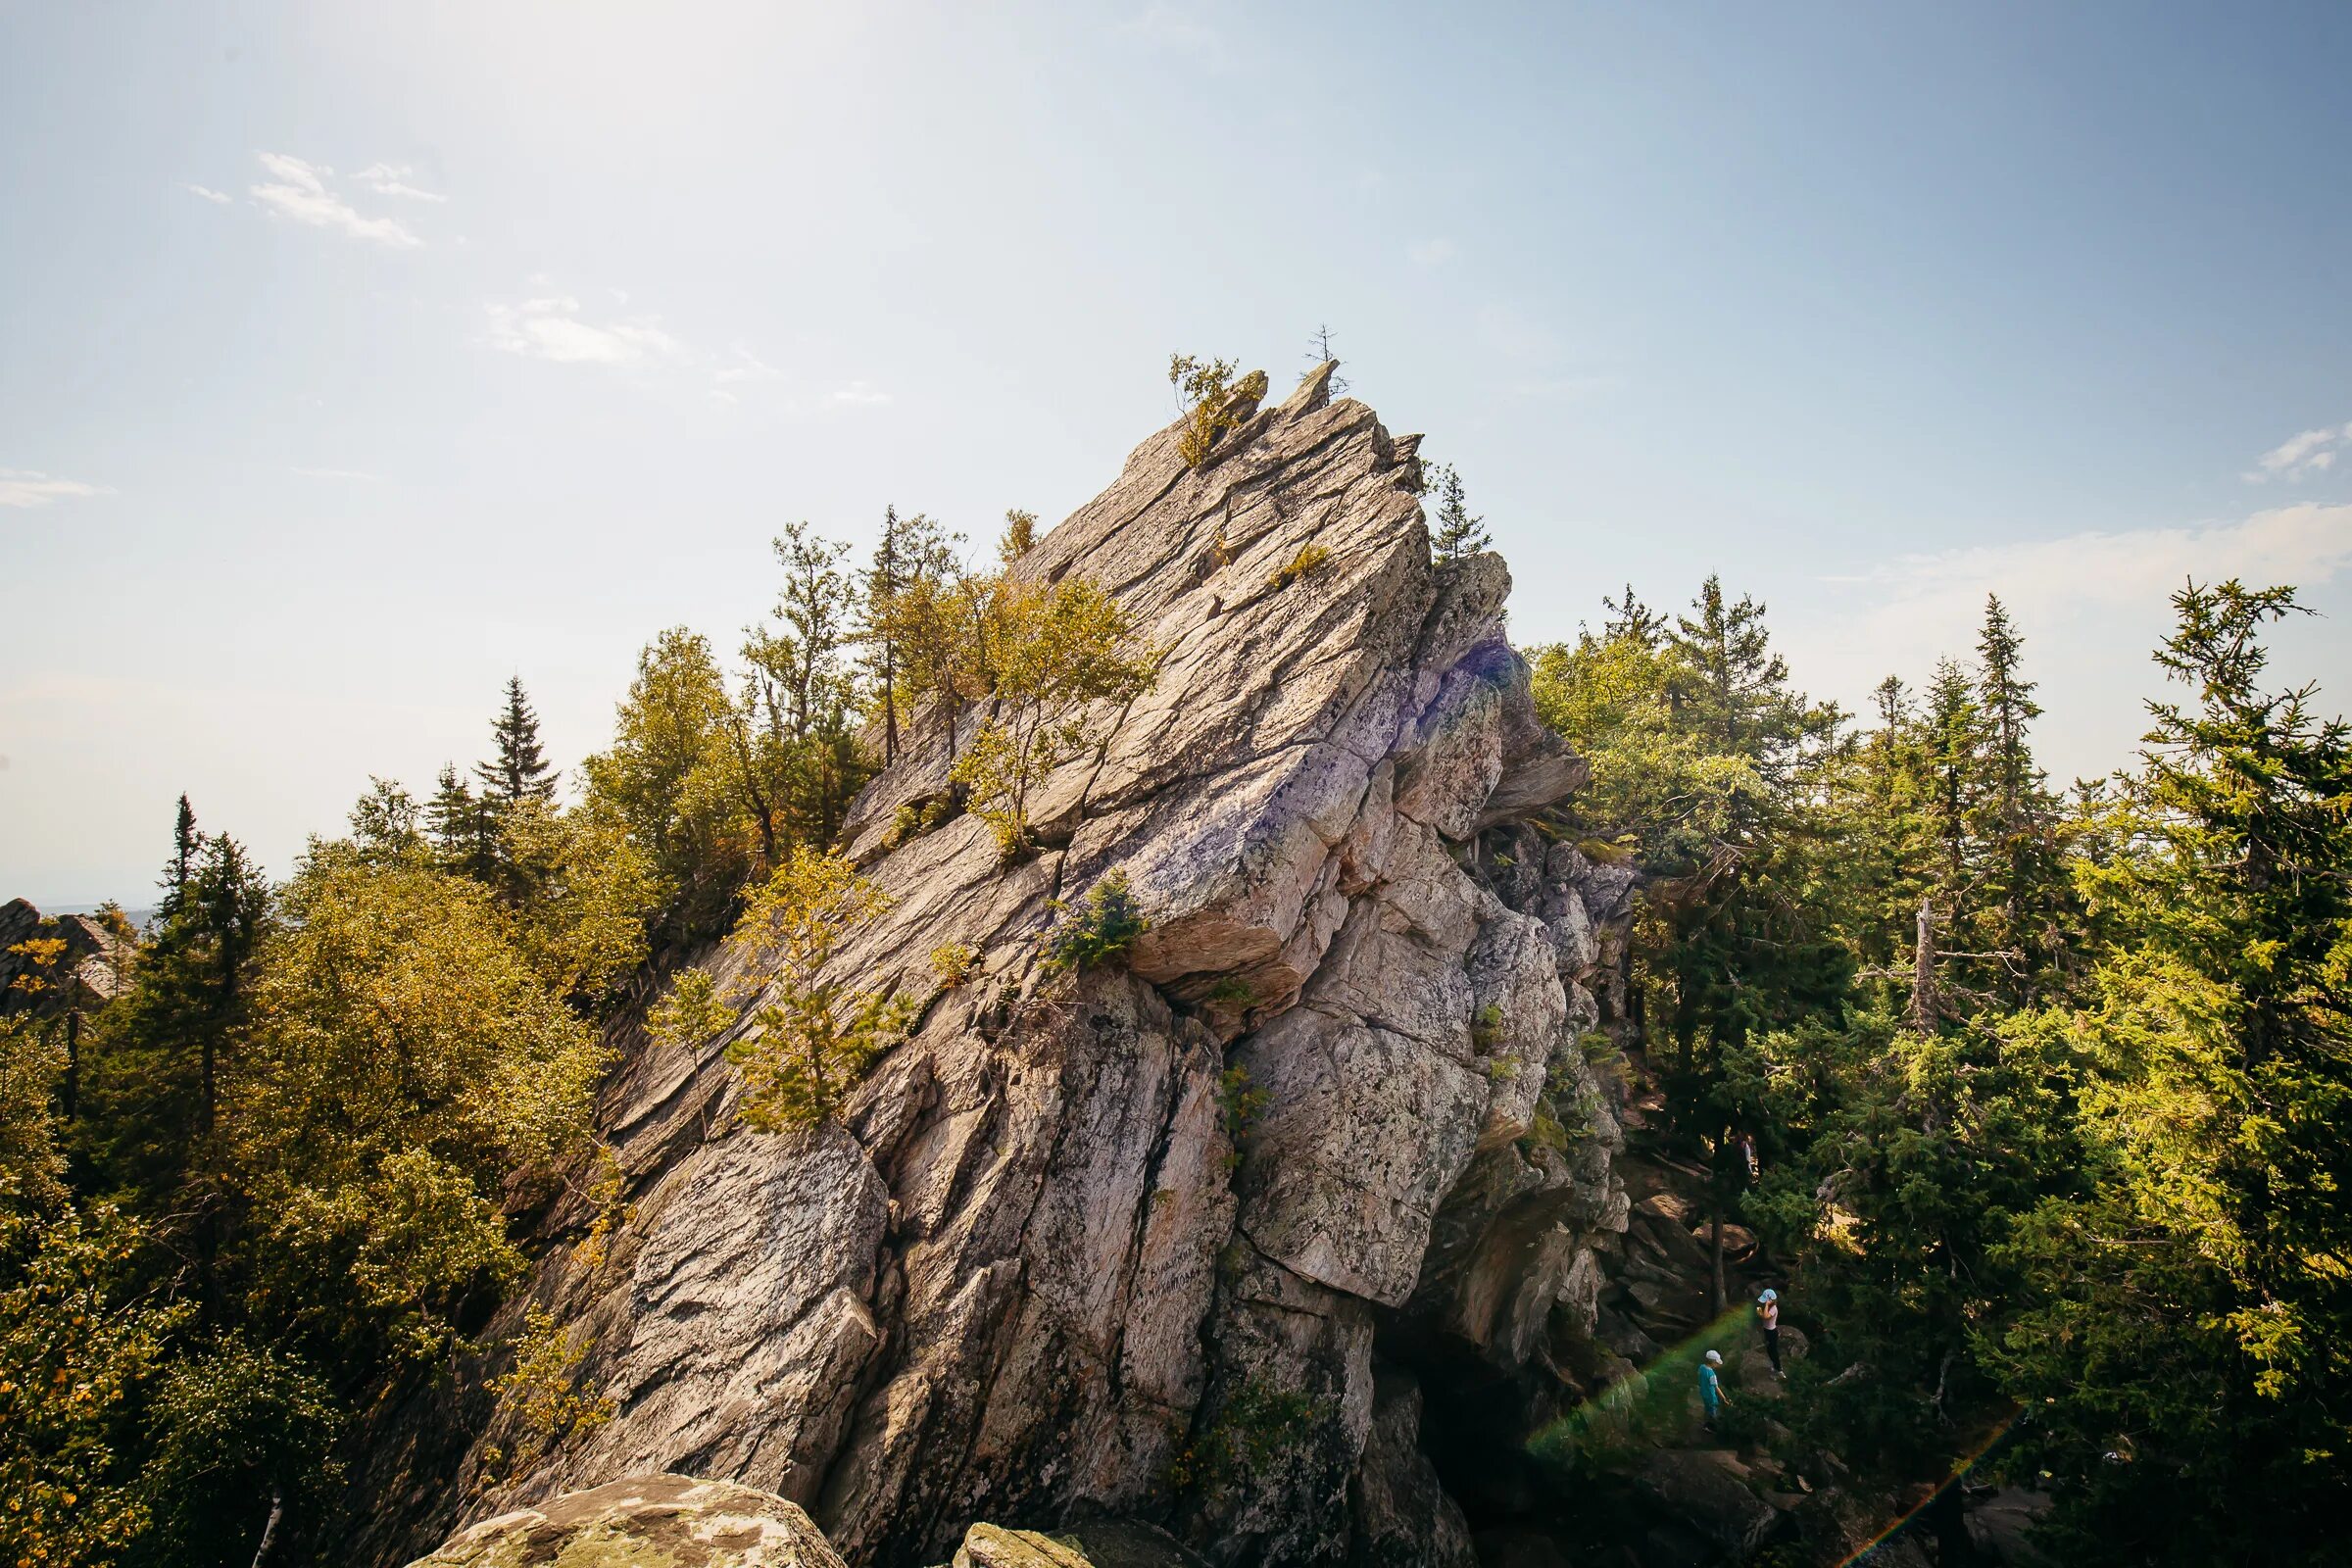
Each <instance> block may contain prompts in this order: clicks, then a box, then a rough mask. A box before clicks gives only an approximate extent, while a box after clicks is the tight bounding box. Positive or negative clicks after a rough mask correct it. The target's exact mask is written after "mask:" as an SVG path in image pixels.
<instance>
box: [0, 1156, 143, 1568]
mask: <svg viewBox="0 0 2352 1568" xmlns="http://www.w3.org/2000/svg"><path fill="white" fill-rule="evenodd" d="M134 1242H135V1238H134V1235H133V1233H132V1232H131V1230H130V1228H129V1227H128V1226H127V1225H126V1224H124V1223H123V1221H121V1220H120V1219H118V1218H116V1217H115V1216H114V1215H113V1213H112V1212H111V1211H109V1210H106V1209H104V1208H100V1209H96V1210H93V1211H91V1212H90V1213H89V1214H86V1215H84V1214H80V1213H76V1212H75V1211H74V1210H73V1209H72V1208H70V1207H68V1208H62V1209H56V1210H50V1211H46V1212H44V1211H38V1210H32V1209H27V1208H24V1207H20V1206H18V1205H17V1203H16V1202H15V1201H0V1498H5V1501H4V1502H0V1560H6V1561H9V1562H19V1563H33V1564H41V1565H48V1564H57V1565H68V1564H72V1565H80V1564H96V1565H105V1564H110V1563H113V1562H115V1561H117V1560H119V1559H120V1557H121V1556H122V1554H123V1551H124V1549H125V1548H126V1547H128V1546H129V1545H130V1544H132V1543H133V1542H134V1541H135V1540H136V1539H137V1537H138V1536H139V1534H140V1533H141V1531H142V1530H144V1529H145V1527H146V1524H147V1517H148V1510H147V1503H146V1500H145V1498H144V1496H143V1495H142V1494H141V1491H140V1489H139V1488H138V1487H137V1485H136V1484H135V1482H134V1479H133V1477H132V1474H131V1465H130V1455H131V1452H132V1446H133V1444H134V1443H135V1440H136V1430H135V1427H134V1424H133V1415H132V1412H133V1407H134V1405H135V1402H136V1397H137V1395H138V1393H139V1391H140V1389H141V1388H142V1386H143V1385H145V1384H146V1383H147V1382H148V1381H149V1380H150V1379H151V1378H152V1377H153V1375H154V1371H155V1368H156V1366H157V1363H158V1362H159V1360H160V1359H161V1357H162V1355H163V1353H164V1348H165V1346H166V1344H167V1342H168V1338H169V1336H170V1334H171V1333H172V1330H173V1329H174V1328H175V1327H176V1326H177V1325H178V1323H179V1322H180V1321H181V1320H183V1319H184V1318H185V1317H186V1315H187V1310H186V1308H184V1307H166V1306H158V1305H156V1304H154V1303H152V1302H149V1301H145V1300H141V1299H137V1298H135V1297H133V1296H131V1295H130V1294H129V1293H128V1291H127V1289H126V1281H125V1276H126V1274H127V1273H128V1269H127V1267H126V1265H127V1263H128V1260H129V1258H130V1255H131V1251H132V1249H133V1246H134Z"/></svg>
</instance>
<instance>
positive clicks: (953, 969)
mask: <svg viewBox="0 0 2352 1568" xmlns="http://www.w3.org/2000/svg"><path fill="white" fill-rule="evenodd" d="M979 966H980V950H979V949H977V948H975V947H973V946H972V945H971V944H970V943H968V942H944V943H942V944H940V945H939V946H938V947H936V948H933V949H932V950H931V972H932V973H933V974H936V975H938V976H939V983H940V984H941V985H943V986H946V987H947V988H948V989H949V990H951V991H953V990H955V989H956V987H957V986H960V985H962V984H963V983H964V982H965V981H966V980H969V979H970V978H971V977H972V973H973V971H974V970H976V969H977V968H978V967H979Z"/></svg>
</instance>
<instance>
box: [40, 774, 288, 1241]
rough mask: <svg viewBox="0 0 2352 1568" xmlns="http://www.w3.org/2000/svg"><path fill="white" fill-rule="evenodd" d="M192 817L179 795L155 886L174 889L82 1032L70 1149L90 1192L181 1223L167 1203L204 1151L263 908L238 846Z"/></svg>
mask: <svg viewBox="0 0 2352 1568" xmlns="http://www.w3.org/2000/svg"><path fill="white" fill-rule="evenodd" d="M193 822H194V818H193V814H192V813H190V812H189V811H187V809H186V806H185V803H184V802H183V803H182V807H181V813H180V820H179V823H178V828H177V830H176V831H175V833H174V840H173V849H172V858H171V860H170V861H168V862H167V863H166V867H165V875H164V881H165V885H166V887H167V889H183V888H184V891H181V892H179V893H178V894H177V896H176V897H175V898H174V897H172V895H171V894H169V893H168V894H167V899H168V902H170V903H172V908H171V909H170V911H169V912H168V913H159V915H158V916H157V920H156V925H155V936H154V939H153V941H152V942H151V943H150V945H149V947H148V949H147V951H146V952H145V953H144V954H142V955H141V956H140V958H139V961H138V963H137V965H136V966H135V967H134V968H133V970H132V976H133V979H132V984H131V987H130V989H129V991H128V992H127V993H126V994H125V995H124V996H123V997H122V998H120V999H118V1000H117V1002H116V1003H114V1004H113V1005H110V1006H108V1007H107V1008H106V1009H105V1011H103V1012H102V1013H100V1014H99V1015H98V1018H97V1020H96V1022H95V1026H94V1027H93V1029H92V1030H91V1039H90V1047H89V1053H88V1054H89V1064H88V1084H87V1101H88V1105H89V1114H88V1116H87V1117H86V1118H84V1124H83V1125H84V1129H85V1132H84V1136H85V1137H86V1138H87V1139H88V1144H87V1147H86V1148H85V1149H84V1151H83V1152H81V1154H80V1156H79V1163H81V1164H82V1165H83V1166H84V1167H85V1169H86V1170H87V1172H88V1174H89V1180H90V1184H91V1185H92V1186H94V1187H95V1189H96V1190H97V1191H99V1192H103V1193H121V1194H123V1195H125V1196H128V1197H130V1198H132V1199H134V1200H135V1201H136V1206H138V1207H140V1208H142V1209H144V1210H145V1211H147V1212H150V1213H157V1212H164V1211H166V1210H167V1209H170V1210H171V1211H172V1212H174V1213H178V1214H180V1215H181V1217H182V1218H183V1219H184V1218H187V1217H189V1216H188V1214H187V1208H188V1205H185V1204H177V1203H174V1202H172V1199H173V1197H174V1195H176V1194H178V1193H179V1192H181V1190H182V1189H183V1188H185V1187H186V1186H187V1184H188V1183H189V1182H190V1180H191V1178H192V1176H193V1175H194V1174H195V1173H196V1172H197V1171H198V1170H199V1168H200V1162H201V1161H202V1160H204V1159H206V1158H208V1157H209V1156H210V1151H209V1149H208V1147H207V1145H208V1143H209V1138H210V1135H211V1133H212V1131H213V1129H214V1128H215V1127H216V1126H217V1125H218V1123H219V1118H220V1111H221V1080H222V1074H223V1064H224V1062H225V1060H226V1058H227V1056H228V1054H229V1053H230V1051H231V1049H232V1047H233V1045H234V1042H235V1040H236V1038H237V1036H238V1033H239V1031H240V1030H241V1029H242V1028H243V1026H244V1021H245V1014H246V1008H247V1005H248V1001H249V997H250V993H251V986H252V974H253V968H254V960H255V956H256V955H257V953H258V951H259V949H260V946H261V941H262V937H263V935H264V933H265V932H266V931H267V930H268V929H269V926H270V908H271V900H270V887H269V884H268V883H267V882H266V881H265V880H264V879H263V877H262V875H261V872H260V871H259V869H258V868H257V867H256V866H255V865H254V864H253V861H252V858H251V857H249V856H248V855H247V854H246V852H245V850H244V847H243V846H241V845H239V844H238V843H237V842H236V841H235V840H233V839H231V838H229V837H228V835H226V834H224V833H221V834H212V835H205V834H198V833H195V832H194V830H193ZM183 862H184V864H185V866H186V872H185V882H184V884H183V883H182V882H181V881H180V877H181V874H182V873H181V869H180V868H181V866H182V864H183ZM198 1206H201V1205H198Z"/></svg>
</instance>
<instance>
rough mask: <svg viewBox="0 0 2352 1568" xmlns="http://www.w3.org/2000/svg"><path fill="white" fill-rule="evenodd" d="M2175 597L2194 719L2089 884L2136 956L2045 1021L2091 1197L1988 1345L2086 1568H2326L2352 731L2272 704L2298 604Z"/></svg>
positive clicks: (2038, 1226) (2346, 1488) (2346, 1107)
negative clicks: (2281, 640)
mask: <svg viewBox="0 0 2352 1568" xmlns="http://www.w3.org/2000/svg"><path fill="white" fill-rule="evenodd" d="M2173 603H2174V607H2175V610H2176V612H2177V614H2178V629H2177V630H2176V631H2175V633H2174V635H2173V636H2172V637H2171V638H2170V639H2169V640H2168V641H2167V642H2166V644H2165V646H2164V647H2163V648H2162V649H2161V650H2159V652H2158V654H2157V661H2158V662H2159V663H2160V664H2161V665H2162V666H2163V667H2164V669H2165V670H2166V672H2167V673H2168V674H2170V675H2171V676H2172V677H2174V678H2175V679H2177V680H2180V681H2181V682H2183V683H2184V684H2186V685H2187V686H2188V687H2189V688H2190V689H2191V690H2192V691H2193V692H2194V693H2195V702H2194V704H2193V705H2180V704H2160V705H2155V706H2154V707H2153V708H2152V710H2151V711H2152V712H2153V714H2154V720H2155V722H2154V726H2153V728H2152V729H2151V731H2150V732H2149V735H2148V750H2147V753H2146V756H2145V761H2144V765H2143V767H2142V768H2141V770H2140V771H2139V772H2138V773H2137V774H2136V775H2135V776H2132V777H2131V778H2129V779H2127V780H2126V781H2125V794H2124V798H2123V802H2122V809H2123V810H2124V811H2125V813H2126V814H2127V815H2128V817H2129V819H2130V820H2131V830H2130V832H2129V833H2128V836H2127V839H2126V842H2127V843H2128V844H2129V845H2130V846H2131V848H2130V849H2129V850H2128V851H2127V852H2126V853H2124V854H2121V855H2119V856H2117V857H2116V858H2113V859H2111V860H2109V861H2107V862H2106V863H2103V864H2089V865H2084V866H2082V867H2081V869H2080V871H2079V875H2080V877H2081V880H2082V887H2083V890H2084V894H2085V897H2086V899H2087V901H2088V902H2089V904H2090V905H2091V907H2093V909H2094V910H2095V911H2097V912H2098V913H2099V914H2100V915H2101V917H2102V920H2103V923H2104V924H2105V926H2106V928H2107V929H2109V930H2111V931H2113V932H2115V933H2116V934H2117V936H2118V938H2119V940H2118V941H2117V943H2116V944H2115V946H2114V947H2112V948H2111V949H2110V951H2109V952H2108V954H2107V955H2106V956H2104V957H2103V958H2102V961H2101V962H2100V964H2099V966H2098V968H2097V969H2096V971H2095V972H2094V973H2093V974H2092V975H2091V977H2090V982H2089V985H2088V987H2087V988H2086V992H2085V994H2084V996H2083V998H2082V1001H2081V1002H2079V1003H2077V1004H2076V1005H2071V1006H2068V1007H2065V1008H2062V1009H2056V1010H2053V1011H2051V1012H2049V1013H2048V1014H2046V1015H2044V1016H2043V1017H2042V1018H2041V1019H2040V1020H2039V1021H2038V1025H2037V1027H2039V1028H2040V1029H2041V1030H2042V1031H2044V1032H2045V1034H2046V1036H2047V1037H2048V1038H2049V1039H2050V1040H2051V1041H2053V1042H2054V1043H2055V1044H2056V1045H2057V1046H2058V1048H2059V1049H2062V1050H2063V1051H2064V1052H2065V1053H2066V1054H2069V1055H2070V1056H2071V1057H2072V1058H2074V1059H2075V1060H2077V1061H2079V1062H2080V1063H2081V1064H2082V1069H2083V1071H2082V1084H2081V1088H2080V1089H2079V1091H2078V1097H2077V1098H2078V1104H2079V1107H2080V1121H2079V1128H2080V1133H2081V1136H2082V1140H2083V1144H2084V1150H2085V1152H2084V1164H2085V1166H2086V1168H2087V1171H2088V1173H2089V1175H2090V1176H2091V1177H2092V1178H2093V1181H2092V1185H2091V1186H2090V1187H2089V1189H2088V1190H2087V1191H2085V1192H2082V1193H2080V1194H2061V1195H2058V1196H2055V1197H2053V1198H2052V1199H2050V1200H2049V1201H2046V1202H2045V1203H2043V1204H2042V1205H2041V1206H2039V1207H2038V1208H2036V1209H2035V1210H2034V1211H2033V1213H2032V1214H2031V1215H2030V1216H2029V1218H2028V1219H2027V1220H2026V1221H2025V1222H2023V1223H2022V1224H2021V1226H2020V1228H2019V1232H2018V1235H2017V1237H2016V1239H2015V1242H2014V1244H2013V1245H2012V1246H2011V1247H2010V1248H2008V1249H2006V1250H2005V1253H2004V1258H2005V1261H2007V1262H2008V1263H2009V1264H2010V1265H2011V1266H2012V1267H2015V1268H2018V1269H2020V1270H2021V1271H2022V1273H2023V1274H2024V1276H2025V1278H2026V1281H2027V1290H2026V1292H2025V1301H2024V1303H2023V1309H2022V1310H2020V1311H2019V1312H2017V1313H2016V1315H2015V1317H2014V1319H2013V1320H2012V1321H2011V1322H2009V1323H2008V1324H2007V1325H2006V1326H2005V1327H2004V1328H2002V1329H2000V1330H1999V1331H1997V1333H1988V1334H1986V1335H1985V1342H1986V1347H1985V1348H1986V1350H1987V1353H1988V1354H1989V1355H1990V1357H1991V1358H1992V1359H1993V1361H1994V1363H1995V1365H1996V1366H1997V1367H1998V1369H1999V1370H2000V1372H2001V1373H2002V1375H2003V1377H2004V1379H2005V1381H2006V1383H2007V1385H2008V1387H2009V1388H2010V1389H2011V1391H2012V1392H2013V1393H2014V1394H2015V1396H2016V1397H2018V1398H2019V1399H2020V1400H2021V1401H2023V1402H2024V1403H2026V1404H2027V1406H2028V1407H2029V1408H2030V1409H2031V1410H2032V1411H2033V1414H2034V1423H2033V1426H2032V1428H2031V1431H2030V1433H2029V1441H2028V1443H2027V1445H2026V1450H2027V1453H2028V1454H2029V1456H2030V1462H2033V1463H2034V1464H2036V1465H2037V1466H2038V1467H2039V1468H2041V1469H2045V1470H2048V1471H2050V1472H2051V1473H2052V1474H2053V1475H2054V1476H2056V1477H2058V1478H2060V1482H2061V1485H2062V1487H2063V1489H2064V1495H2065V1496H2066V1500H2067V1504H2068V1506H2067V1507H2066V1508H2065V1510H2064V1512H2063V1514H2062V1517H2061V1521H2060V1524H2061V1529H2062V1532H2063V1535H2062V1541H2063V1543H2064V1545H2065V1548H2066V1549H2067V1550H2068V1552H2069V1553H2070V1560H2077V1561H2085V1562H2102V1561H2119V1562H2120V1561H2125V1560H2132V1559H2135V1558H2142V1557H2146V1556H2151V1555H2161V1556H2162V1558H2163V1559H2164V1560H2167V1561H2176V1560H2177V1561H2219V1560H2229V1559H2233V1558H2243V1557H2250V1556H2252V1555H2255V1554H2256V1552H2255V1544H2256V1543H2257V1542H2259V1555H2260V1556H2261V1558H2262V1560H2265V1561H2271V1562H2311V1563H2318V1562H2322V1561H2326V1560H2329V1559H2330V1558H2331V1557H2332V1556H2334V1555H2336V1554H2337V1547H2338V1546H2339V1545H2340V1539H2341V1521H2342V1513H2343V1509H2344V1507H2345V1506H2346V1504H2347V1503H2352V1481H2348V1480H2347V1477H2348V1476H2352V1467H2348V1466H2347V1464H2346V1462H2345V1461H2346V1458H2347V1456H2348V1455H2352V1415H2347V1414H2346V1413H2345V1411H2344V1409H2343V1408H2342V1403H2341V1400H2340V1399H2338V1398H2337V1397H2336V1393H2337V1391H2339V1390H2340V1388H2341V1385H2342V1383H2343V1381H2344V1379H2345V1377H2346V1374H2347V1372H2348V1371H2352V1349H2348V1348H2347V1347H2352V1290H2348V1289H2347V1279H2348V1278H2352V1271H2348V1270H2347V1266H2346V1263H2345V1259H2346V1258H2347V1257H2352V1207H2347V1205H2346V1202H2345V1200H2344V1195H2345V1194H2346V1193H2347V1192H2352V1145H2348V1144H2347V1142H2346V1140H2345V1139H2344V1138H2343V1136H2342V1133H2341V1129H2342V1127H2343V1125H2344V1122H2345V1119H2346V1116H2347V1113H2352V1045H2348V1044H2347V1042H2352V1017H2348V1016H2347V1008H2348V1006H2352V987H2348V981H2352V732H2348V731H2347V729H2346V726H2345V725H2344V723H2343V721H2342V720H2341V719H2336V718H2325V717H2322V716H2321V715H2320V714H2319V713H2318V712H2317V711H2315V710H2314V708H2313V705H2312V700H2313V697H2314V692H2313V689H2312V688H2311V687H2308V686H2304V687H2292V688H2287V689H2284V690H2276V691H2274V690H2266V689H2265V688H2264V687H2263V686H2262V684H2261V676H2262V673H2263V670H2264V666H2265V663H2266V661H2267V655H2266V652H2265V650H2264V649H2263V647H2262V643H2261V633H2262V629H2263V628H2264V626H2265V625H2267V624H2268V623H2270V622H2273V621H2275V620H2278V619H2279V618H2281V617H2283V616H2285V615H2287V614H2289V613H2293V612H2294V610H2295V608H2296V607H2295V602H2294V595H2293V593H2292V591H2291V590H2287V589H2247V588H2245V587H2243V586H2242V585H2240V584H2238V583H2236V582H2234V581H2232V582H2226V583H2223V584H2221V585H2220V586H2218V587H2213V588H2200V587H2196V586H2194V585H2191V586H2190V587H2188V588H2185V589H2183V590H2182V591H2181V592H2180V593H2178V594H2176V595H2175V596H2174V599H2173ZM2257 1497H2259V1498H2262V1499H2263V1506H2262V1507H2261V1509H2260V1511H2259V1520H2258V1521H2257V1520H2255V1519H2253V1518H2250V1517H2248V1516H2247V1515H2246V1511H2245V1510H2246V1504H2247V1500H2248V1499H2252V1498H2257Z"/></svg>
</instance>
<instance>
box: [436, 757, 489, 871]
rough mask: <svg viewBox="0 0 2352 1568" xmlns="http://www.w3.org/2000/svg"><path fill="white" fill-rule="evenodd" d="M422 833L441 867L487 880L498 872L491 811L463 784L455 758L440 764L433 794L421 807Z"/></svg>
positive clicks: (464, 781)
mask: <svg viewBox="0 0 2352 1568" xmlns="http://www.w3.org/2000/svg"><path fill="white" fill-rule="evenodd" d="M424 825H425V833H426V835H427V836H428V837H430V838H431V840H432V843H433V856H434V858H435V859H437V860H438V861H439V862H440V864H441V866H442V868H443V869H444V870H447V871H450V872H453V873H455V874H457V875H459V876H468V877H471V878H473V879H474V880H475V881H476V882H489V881H491V880H493V879H494V878H495V877H496V876H497V874H498V837H497V830H496V826H495V824H494V823H493V822H492V820H491V816H490V812H489V811H488V810H487V809H485V808H484V806H483V803H482V802H481V801H480V800H479V799H478V798H477V797H476V796H475V795H474V793H473V790H472V789H471V788H470V787H469V786H468V785H467V784H466V778H465V775H464V774H462V773H460V772H459V771H458V765H457V764H456V763H455V762H445V763H443V764H442V766H441V776H440V778H439V779H438V780H437V781H436V784H435V788H434V790H433V798H432V799H431V800H430V801H427V802H426V803H425V807H424Z"/></svg>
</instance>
